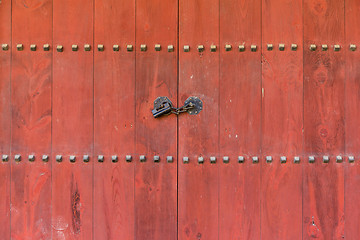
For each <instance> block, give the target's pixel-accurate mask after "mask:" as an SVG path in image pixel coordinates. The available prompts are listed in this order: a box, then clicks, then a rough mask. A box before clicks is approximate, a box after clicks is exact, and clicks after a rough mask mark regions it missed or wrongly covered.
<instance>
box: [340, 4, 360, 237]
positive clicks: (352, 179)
mask: <svg viewBox="0 0 360 240" xmlns="http://www.w3.org/2000/svg"><path fill="white" fill-rule="evenodd" d="M359 13H360V2H359V1H356V0H346V1H345V38H346V41H345V45H344V51H346V64H345V66H346V81H345V133H346V134H345V143H346V146H345V152H346V155H347V156H348V157H354V159H355V162H353V163H352V162H349V163H348V164H347V166H346V170H345V239H357V238H358V237H359V236H360V219H359V216H360V210H359V208H358V207H357V206H356V205H357V204H356V203H357V202H359V201H360V188H359V184H360V163H359V158H360V138H359V136H360V125H359V121H358V119H359V118H360V109H359V102H360V62H359V59H360V53H359V50H358V49H357V50H356V51H352V50H349V47H350V44H355V45H356V46H357V48H359V44H360V29H359V27H358V26H360V14H359ZM350 161H351V160H350Z"/></svg>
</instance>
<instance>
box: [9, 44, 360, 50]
mask: <svg viewBox="0 0 360 240" xmlns="http://www.w3.org/2000/svg"><path fill="white" fill-rule="evenodd" d="M112 48H113V51H119V50H120V47H119V45H113V47H112ZM238 48H239V51H240V52H244V51H245V45H239V47H238ZM356 48H357V47H356V45H355V44H350V46H349V49H350V50H351V51H355V50H356ZM16 49H17V50H18V51H22V50H24V45H23V44H17V45H16ZM36 49H37V46H36V44H31V45H30V50H31V51H36ZM43 49H44V51H49V50H50V45H49V44H44V45H43ZM71 49H72V51H78V50H79V46H78V45H72V46H71ZM97 49H98V51H100V52H102V51H104V49H105V47H104V45H102V44H99V45H97ZM232 49H233V47H232V45H230V44H226V45H225V50H226V51H231V50H232ZM273 49H274V45H273V44H267V50H268V51H272V50H273ZM290 49H291V50H292V51H296V50H297V49H298V45H297V44H291V46H290ZM309 49H310V50H311V51H315V50H316V49H317V45H316V44H311V45H310V48H309ZM321 49H322V51H327V50H328V49H329V47H328V45H327V44H322V45H321ZM340 49H341V46H340V45H338V44H336V45H334V51H340ZM2 50H3V51H7V50H9V45H8V44H2ZM56 50H57V51H58V52H63V51H64V47H63V46H62V45H57V46H56ZM84 50H85V51H90V50H91V45H90V44H85V45H84ZM126 50H127V51H128V52H131V51H133V50H134V47H133V45H126ZM140 50H141V51H142V52H145V51H147V45H146V44H141V45H140ZM167 50H168V52H173V51H174V45H168V46H167ZM197 50H198V51H199V52H203V51H205V47H204V45H198V46H197ZM216 50H217V46H216V45H211V46H210V51H211V52H216ZM250 50H251V51H252V52H256V50H257V46H256V45H251V46H250ZM279 50H280V51H285V44H282V43H281V44H279ZM155 51H161V45H160V44H155ZM184 52H190V46H189V45H184Z"/></svg>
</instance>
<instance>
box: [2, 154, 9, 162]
mask: <svg viewBox="0 0 360 240" xmlns="http://www.w3.org/2000/svg"><path fill="white" fill-rule="evenodd" d="M1 160H2V161H3V162H8V161H9V156H8V155H5V154H4V155H2V157H1Z"/></svg>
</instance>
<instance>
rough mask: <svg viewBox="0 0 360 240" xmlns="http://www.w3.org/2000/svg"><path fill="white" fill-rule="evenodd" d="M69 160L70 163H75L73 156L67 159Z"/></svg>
mask: <svg viewBox="0 0 360 240" xmlns="http://www.w3.org/2000/svg"><path fill="white" fill-rule="evenodd" d="M69 160H70V162H71V163H74V162H75V161H76V157H75V156H74V155H71V156H70V157H69Z"/></svg>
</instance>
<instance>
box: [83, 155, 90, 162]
mask: <svg viewBox="0 0 360 240" xmlns="http://www.w3.org/2000/svg"><path fill="white" fill-rule="evenodd" d="M83 161H84V162H86V163H87V162H89V161H90V157H89V155H84V156H83Z"/></svg>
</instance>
